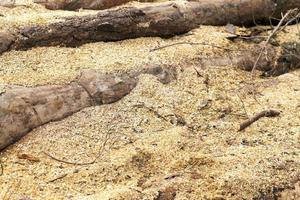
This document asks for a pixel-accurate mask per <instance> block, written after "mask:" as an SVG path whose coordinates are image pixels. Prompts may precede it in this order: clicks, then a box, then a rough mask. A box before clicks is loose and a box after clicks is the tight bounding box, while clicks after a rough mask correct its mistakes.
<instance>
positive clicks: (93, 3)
mask: <svg viewBox="0 0 300 200" xmlns="http://www.w3.org/2000/svg"><path fill="white" fill-rule="evenodd" d="M130 1H132V0H75V1H74V0H34V3H38V4H41V5H44V6H45V7H46V8H47V9H50V10H77V9H80V8H83V9H92V10H103V9H107V8H111V7H114V6H118V5H122V4H124V3H128V2H130ZM137 1H139V2H154V1H155V0H137Z"/></svg>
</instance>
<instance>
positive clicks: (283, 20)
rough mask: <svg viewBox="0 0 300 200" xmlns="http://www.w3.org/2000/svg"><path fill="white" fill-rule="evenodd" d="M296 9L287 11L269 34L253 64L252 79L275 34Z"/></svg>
mask: <svg viewBox="0 0 300 200" xmlns="http://www.w3.org/2000/svg"><path fill="white" fill-rule="evenodd" d="M295 10H296V9H294V10H289V11H288V12H287V13H285V15H284V16H283V17H282V18H281V20H280V21H279V23H278V24H277V26H276V27H275V29H274V30H273V31H272V32H271V34H270V35H269V36H268V38H267V39H266V41H265V44H264V46H263V47H262V50H261V51H260V53H259V55H258V57H257V59H256V61H255V63H254V65H253V67H252V70H251V79H253V76H254V71H255V70H256V68H257V65H258V62H259V60H260V59H261V57H262V55H263V53H264V51H266V49H267V45H268V44H269V43H270V41H271V39H272V37H274V35H275V34H276V33H277V32H278V31H280V27H281V26H282V24H283V23H284V22H285V19H286V18H287V17H288V16H289V15H290V14H291V13H292V12H294V11H295Z"/></svg>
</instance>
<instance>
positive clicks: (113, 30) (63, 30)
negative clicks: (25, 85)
mask: <svg viewBox="0 0 300 200" xmlns="http://www.w3.org/2000/svg"><path fill="white" fill-rule="evenodd" d="M282 2H283V0H277V1H276V0H243V1H240V0H214V1H210V0H203V1H199V2H198V1H197V2H195V1H191V2H187V1H174V2H168V3H158V4H156V5H154V6H146V7H142V8H134V7H130V8H121V9H117V10H104V11H100V12H99V13H98V14H96V15H89V16H83V17H78V16H77V17H71V18H66V19H65V20H64V21H61V22H55V23H51V24H49V25H44V26H43V25H37V26H31V27H26V28H22V29H20V30H17V31H15V32H14V33H7V32H6V33H2V34H0V51H2V52H4V51H7V50H10V49H15V50H20V49H28V48H31V47H36V46H53V45H65V46H71V47H74V46H78V45H81V44H84V43H88V42H96V41H117V40H124V39H129V38H137V37H151V36H159V37H172V36H174V35H178V34H182V33H186V32H188V31H190V30H192V29H194V28H196V27H198V26H199V25H201V24H204V25H225V24H227V23H232V24H237V25H247V24H251V23H253V22H254V21H256V22H258V21H259V20H263V19H269V17H270V16H272V17H280V16H278V14H279V13H281V12H285V11H287V10H288V9H290V8H299V7H300V0H293V1H292V0H287V1H286V0H285V1H284V2H286V3H284V4H283V3H282ZM274 14H275V15H274ZM0 53H1V52H0Z"/></svg>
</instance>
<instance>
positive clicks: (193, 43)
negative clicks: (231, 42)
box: [150, 42, 233, 52]
mask: <svg viewBox="0 0 300 200" xmlns="http://www.w3.org/2000/svg"><path fill="white" fill-rule="evenodd" d="M182 44H189V45H206V46H211V47H215V48H219V49H223V50H227V51H233V50H232V49H228V48H225V47H221V46H217V45H214V44H207V43H204V42H176V43H173V44H168V45H164V46H160V47H156V48H153V49H150V52H153V51H157V50H161V49H165V48H168V47H172V46H176V45H182Z"/></svg>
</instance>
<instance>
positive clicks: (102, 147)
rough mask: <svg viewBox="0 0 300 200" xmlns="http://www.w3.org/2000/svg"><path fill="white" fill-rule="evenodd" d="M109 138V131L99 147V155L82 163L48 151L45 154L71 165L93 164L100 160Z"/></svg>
mask: <svg viewBox="0 0 300 200" xmlns="http://www.w3.org/2000/svg"><path fill="white" fill-rule="evenodd" d="M108 139H109V133H107V134H106V135H105V140H104V142H103V144H102V146H101V148H100V149H99V152H98V155H97V156H96V157H95V158H94V159H93V160H92V161H90V162H82V163H80V162H72V161H67V160H63V159H59V158H56V157H54V156H53V155H51V154H49V153H47V152H45V151H43V153H44V154H45V155H47V156H48V157H50V158H51V159H53V160H55V161H58V162H62V163H65V164H70V165H91V164H94V163H95V162H96V161H97V160H98V158H99V157H100V156H101V155H102V152H103V150H104V147H105V146H106V143H107V141H108Z"/></svg>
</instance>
